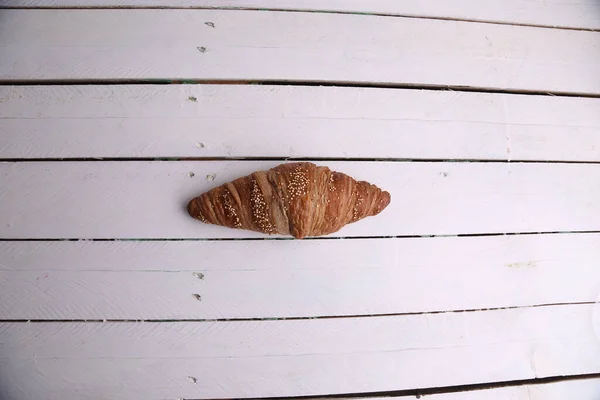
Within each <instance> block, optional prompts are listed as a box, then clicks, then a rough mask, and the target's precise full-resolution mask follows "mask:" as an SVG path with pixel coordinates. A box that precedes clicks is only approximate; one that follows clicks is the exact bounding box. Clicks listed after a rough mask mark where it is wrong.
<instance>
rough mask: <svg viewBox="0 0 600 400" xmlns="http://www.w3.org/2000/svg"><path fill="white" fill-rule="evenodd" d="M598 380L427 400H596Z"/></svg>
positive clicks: (404, 399) (399, 398) (404, 398)
mask: <svg viewBox="0 0 600 400" xmlns="http://www.w3.org/2000/svg"><path fill="white" fill-rule="evenodd" d="M598 397H600V379H583V380H573V381H565V382H553V383H544V384H536V385H523V386H516V387H503V388H495V389H486V390H474V391H468V392H457V393H443V394H428V395H427V397H426V399H427V400H565V399H580V400H597V399H598ZM420 398H423V396H419V397H417V396H397V397H365V398H360V400H409V399H420Z"/></svg>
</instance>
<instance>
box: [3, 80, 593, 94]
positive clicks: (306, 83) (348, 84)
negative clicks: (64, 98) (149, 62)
mask: <svg viewBox="0 0 600 400" xmlns="http://www.w3.org/2000/svg"><path fill="white" fill-rule="evenodd" d="M81 85H105V86H119V85H239V86H244V85H259V86H291V87H344V88H373V89H397V90H401V89H413V90H431V91H447V92H468V93H490V94H514V95H525V96H552V97H576V98H588V99H599V98H600V93H582V92H576V91H575V92H567V91H559V90H557V91H545V90H530V89H502V88H494V87H485V86H460V85H436V84H423V83H419V84H412V83H381V82H373V83H369V82H354V81H331V80H327V81H318V80H316V81H312V80H297V81H296V80H283V79H282V80H244V81H240V80H228V79H223V80H214V79H209V80H206V79H185V80H171V79H24V80H10V79H9V80H5V79H1V78H0V86H81Z"/></svg>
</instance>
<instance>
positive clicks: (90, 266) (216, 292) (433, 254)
mask: <svg viewBox="0 0 600 400" xmlns="http://www.w3.org/2000/svg"><path fill="white" fill-rule="evenodd" d="M599 258H600V235H596V234H567V235H564V234H563V235H519V236H504V237H503V236H497V237H471V238H469V237H459V238H415V239H378V240H369V239H355V240H308V241H307V240H304V241H291V240H290V241H214V242H211V241H188V242H91V241H79V242H3V243H0V288H2V290H1V291H0V319H36V320H37V319H52V320H55V319H135V320H137V319H180V318H183V319H223V318H226V319H229V318H271V317H314V316H330V315H371V314H389V313H415V312H431V311H449V310H463V309H481V308H498V307H516V306H521V307H522V306H531V305H539V304H550V303H573V302H594V301H596V299H597V298H598V297H599V296H600V271H598V268H597V260H598V259H599ZM132 288H135V290H132ZM196 294H197V295H198V296H200V299H198V298H197V297H196V296H195V295H196ZM23 299H26V301H24V300H23Z"/></svg>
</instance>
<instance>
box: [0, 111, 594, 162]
mask: <svg viewBox="0 0 600 400" xmlns="http://www.w3.org/2000/svg"><path fill="white" fill-rule="evenodd" d="M0 119H1V118H0ZM62 161H72V162H90V161H91V162H103V161H105V162H107V161H144V162H147V161H167V162H174V161H281V162H284V161H297V162H394V163H497V164H600V161H586V160H525V159H523V160H519V159H516V160H515V159H506V160H501V159H487V158H447V159H443V158H437V159H436V158H418V159H409V158H385V157H253V156H247V157H244V156H235V157H169V156H162V157H48V158H45V157H39V158H11V157H7V158H0V162H62Z"/></svg>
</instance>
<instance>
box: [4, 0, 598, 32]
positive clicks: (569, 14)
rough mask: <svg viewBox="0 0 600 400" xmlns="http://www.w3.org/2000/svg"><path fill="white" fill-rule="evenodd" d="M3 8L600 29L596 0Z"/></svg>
mask: <svg viewBox="0 0 600 400" xmlns="http://www.w3.org/2000/svg"><path fill="white" fill-rule="evenodd" d="M0 7H48V8H53V7H191V8H193V7H199V8H202V7H214V8H237V7H248V8H260V9H269V8H270V9H279V10H305V11H328V12H351V13H379V14H386V15H405V16H414V17H431V18H444V19H465V20H473V21H492V22H500V23H513V24H534V25H542V26H559V27H570V28H582V29H599V28H600V13H598V10H599V9H600V2H599V1H598V0H578V1H569V2H566V1H557V0H546V1H530V0H452V1H443V0H442V1H440V0H425V1H423V0H369V1H363V0H320V1H316V0H309V1H307V0H218V1H217V0H171V1H166V0H0Z"/></svg>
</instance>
